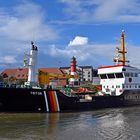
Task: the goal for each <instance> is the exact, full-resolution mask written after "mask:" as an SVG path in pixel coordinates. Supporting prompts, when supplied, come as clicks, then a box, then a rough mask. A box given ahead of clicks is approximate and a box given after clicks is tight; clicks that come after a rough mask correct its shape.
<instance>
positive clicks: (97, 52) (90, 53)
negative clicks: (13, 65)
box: [46, 37, 140, 68]
mask: <svg viewBox="0 0 140 140" xmlns="http://www.w3.org/2000/svg"><path fill="white" fill-rule="evenodd" d="M85 38H86V37H85ZM119 45H120V44H119V42H118V43H117V44H92V43H89V42H86V44H85V45H83V46H82V47H81V46H80V45H75V46H74V47H73V46H71V47H70V46H68V45H67V46H65V48H64V49H61V47H60V46H58V47H57V46H55V45H53V46H50V47H49V49H47V52H46V53H47V55H51V56H53V57H54V58H55V57H57V58H63V60H66V59H67V60H68V61H69V60H70V59H71V58H72V57H73V56H75V57H76V58H77V63H78V64H80V65H81V64H82V65H93V66H100V65H113V64H114V63H113V58H114V55H115V53H116V52H115V49H116V48H115V47H116V46H119ZM127 46H128V47H127V48H126V49H127V52H128V54H127V59H128V60H130V65H132V66H135V67H138V68H140V61H139V59H140V55H139V52H140V46H134V45H132V44H128V45H127ZM134 55H135V56H134Z"/></svg>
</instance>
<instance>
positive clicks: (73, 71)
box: [69, 56, 78, 85]
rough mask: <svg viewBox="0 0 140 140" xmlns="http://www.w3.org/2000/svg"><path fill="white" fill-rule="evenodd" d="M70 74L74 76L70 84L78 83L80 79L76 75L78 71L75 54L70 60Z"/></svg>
mask: <svg viewBox="0 0 140 140" xmlns="http://www.w3.org/2000/svg"><path fill="white" fill-rule="evenodd" d="M70 75H72V76H73V77H72V78H70V79H69V84H70V85H78V79H77V78H75V77H74V76H75V75H77V73H76V58H75V57H74V56H73V57H72V58H71V61H70Z"/></svg>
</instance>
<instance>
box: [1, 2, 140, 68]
mask: <svg viewBox="0 0 140 140" xmlns="http://www.w3.org/2000/svg"><path fill="white" fill-rule="evenodd" d="M139 7H140V1H139V0H0V50H1V51H0V69H1V70H2V69H5V68H14V67H23V58H24V52H26V53H29V49H30V42H31V41H34V42H35V44H36V45H37V46H38V49H39V55H38V66H39V67H60V66H69V64H70V59H71V58H72V56H75V57H76V58H77V65H92V66H93V67H94V68H96V67H98V66H101V65H112V64H113V62H112V59H113V57H114V53H115V47H117V46H119V44H120V42H119V38H120V34H121V31H122V30H125V35H126V47H127V51H128V54H127V58H128V59H129V60H130V64H131V65H133V66H136V67H139V68H140V61H139V60H140V8H139Z"/></svg>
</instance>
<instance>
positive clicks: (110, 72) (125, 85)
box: [98, 65, 140, 95]
mask: <svg viewBox="0 0 140 140" xmlns="http://www.w3.org/2000/svg"><path fill="white" fill-rule="evenodd" d="M98 75H99V77H100V84H101V85H102V91H103V92H105V93H107V94H110V95H121V94H122V93H123V90H124V89H129V90H130V89H136V88H138V89H140V84H139V83H140V70H139V69H137V68H134V67H131V66H126V65H125V66H124V65H114V66H103V67H99V68H98Z"/></svg>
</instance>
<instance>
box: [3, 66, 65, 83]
mask: <svg viewBox="0 0 140 140" xmlns="http://www.w3.org/2000/svg"><path fill="white" fill-rule="evenodd" d="M38 70H39V71H43V72H47V73H53V74H59V75H62V74H64V72H63V70H60V69H59V68H40V69H38ZM0 76H1V77H2V78H1V79H2V80H3V81H4V82H6V83H8V84H13V83H14V84H15V83H20V84H23V83H24V82H26V81H27V79H28V68H14V69H5V70H4V71H3V72H2V73H1V74H0ZM57 81H59V84H61V85H66V80H64V79H59V80H57ZM57 84H58V83H57Z"/></svg>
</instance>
